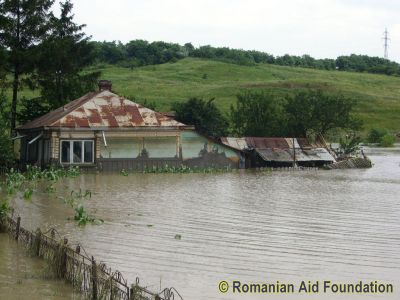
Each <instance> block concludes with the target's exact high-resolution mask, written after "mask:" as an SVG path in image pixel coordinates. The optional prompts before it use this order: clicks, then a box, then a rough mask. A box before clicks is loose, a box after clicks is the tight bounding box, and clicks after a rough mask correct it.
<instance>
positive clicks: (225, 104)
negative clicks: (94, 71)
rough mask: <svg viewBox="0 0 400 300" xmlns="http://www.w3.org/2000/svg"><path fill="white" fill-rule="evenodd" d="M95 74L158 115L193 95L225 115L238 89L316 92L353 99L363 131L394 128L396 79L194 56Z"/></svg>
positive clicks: (398, 95)
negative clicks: (150, 105) (147, 104)
mask: <svg viewBox="0 0 400 300" xmlns="http://www.w3.org/2000/svg"><path fill="white" fill-rule="evenodd" d="M101 71H102V78H104V79H108V80H111V81H112V82H113V89H114V90H115V91H116V92H118V93H119V94H121V95H124V96H129V97H135V99H136V100H137V101H138V102H143V101H144V100H145V99H146V100H147V101H148V102H155V103H156V105H157V110H159V111H167V110H169V109H170V105H171V103H172V102H174V101H184V100H186V99H188V98H189V97H193V96H199V97H204V98H206V99H208V98H211V97H215V98H216V99H215V103H216V104H217V105H218V106H219V107H220V108H221V109H222V110H223V111H224V112H226V113H227V112H228V111H229V107H230V105H231V104H232V103H234V102H235V100H236V94H237V93H238V92H240V91H242V90H244V89H250V88H252V89H263V90H268V91H271V92H274V93H278V94H282V95H285V94H288V93H289V94H290V93H293V92H294V91H298V90H301V89H307V88H319V89H322V90H325V91H327V92H331V93H337V92H340V93H343V94H344V95H346V96H349V97H353V98H356V99H358V100H359V105H358V107H357V114H358V115H359V116H360V117H361V118H362V119H363V120H364V122H365V125H364V127H365V129H368V128H371V127H383V128H388V129H390V130H393V131H399V130H400V78H399V77H392V76H385V75H372V74H364V73H351V72H339V71H321V70H315V69H303V68H293V67H282V66H275V65H266V64H262V65H257V66H240V65H235V64H229V63H223V62H217V61H212V60H202V59H194V58H187V59H183V60H180V61H178V62H176V63H168V64H163V65H154V66H145V67H141V68H136V69H133V70H131V69H127V68H120V67H115V66H106V67H102V68H101ZM204 74H206V75H204Z"/></svg>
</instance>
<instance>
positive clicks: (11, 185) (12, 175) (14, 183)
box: [6, 169, 25, 195]
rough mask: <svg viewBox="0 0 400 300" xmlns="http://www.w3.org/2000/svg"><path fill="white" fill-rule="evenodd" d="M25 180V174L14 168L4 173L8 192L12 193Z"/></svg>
mask: <svg viewBox="0 0 400 300" xmlns="http://www.w3.org/2000/svg"><path fill="white" fill-rule="evenodd" d="M24 182H25V176H24V175H23V174H21V173H20V172H18V171H15V170H14V169H11V170H10V172H9V173H7V174H6V188H7V193H8V194H10V195H11V194H13V193H14V190H19V189H20V188H21V187H22V185H23V184H24Z"/></svg>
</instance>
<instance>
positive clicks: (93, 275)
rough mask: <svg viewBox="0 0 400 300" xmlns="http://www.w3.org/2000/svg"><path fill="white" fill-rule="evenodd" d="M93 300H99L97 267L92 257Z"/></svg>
mask: <svg viewBox="0 0 400 300" xmlns="http://www.w3.org/2000/svg"><path fill="white" fill-rule="evenodd" d="M92 300H97V267H96V261H95V260H94V257H93V256H92Z"/></svg>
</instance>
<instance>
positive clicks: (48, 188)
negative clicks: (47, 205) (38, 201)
mask: <svg viewBox="0 0 400 300" xmlns="http://www.w3.org/2000/svg"><path fill="white" fill-rule="evenodd" d="M55 191H56V188H55V187H54V183H50V185H49V186H47V187H46V193H49V194H50V193H54V192H55Z"/></svg>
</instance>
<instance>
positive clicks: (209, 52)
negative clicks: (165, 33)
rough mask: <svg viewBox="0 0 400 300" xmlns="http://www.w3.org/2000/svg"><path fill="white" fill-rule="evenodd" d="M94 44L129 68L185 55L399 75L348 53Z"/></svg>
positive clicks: (100, 55) (105, 57)
mask: <svg viewBox="0 0 400 300" xmlns="http://www.w3.org/2000/svg"><path fill="white" fill-rule="evenodd" d="M92 43H93V44H94V46H95V49H96V59H97V61H98V62H103V63H109V64H118V65H120V66H123V67H129V68H134V67H140V66H144V65H152V64H162V63H166V62H175V61H177V60H179V59H183V58H185V57H198V58H207V59H213V60H218V61H223V62H228V63H235V64H239V65H249V66H250V65H255V64H258V63H266V64H275V65H280V66H290V67H303V68H313V69H320V70H339V71H352V72H367V73H375V74H386V75H400V64H398V63H396V62H393V61H390V60H387V59H384V58H381V57H371V56H367V55H356V54H351V55H349V56H339V57H337V58H336V59H330V58H325V59H316V58H313V57H311V56H310V55H302V56H296V55H289V54H285V55H283V56H273V55H271V54H268V53H265V52H262V51H256V50H241V49H231V48H228V47H212V46H208V45H207V46H200V47H198V48H196V47H194V46H193V45H192V44H191V43H186V44H184V45H179V44H176V43H166V42H152V43H150V42H148V41H144V40H133V41H130V42H128V43H126V44H123V43H121V42H115V41H113V42H106V41H104V42H92Z"/></svg>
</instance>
